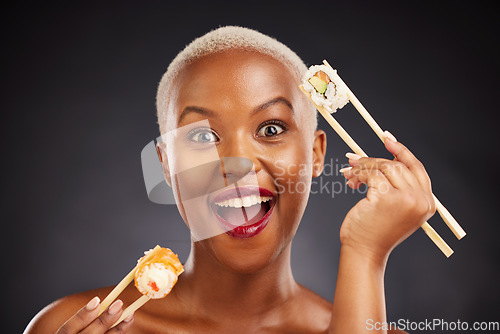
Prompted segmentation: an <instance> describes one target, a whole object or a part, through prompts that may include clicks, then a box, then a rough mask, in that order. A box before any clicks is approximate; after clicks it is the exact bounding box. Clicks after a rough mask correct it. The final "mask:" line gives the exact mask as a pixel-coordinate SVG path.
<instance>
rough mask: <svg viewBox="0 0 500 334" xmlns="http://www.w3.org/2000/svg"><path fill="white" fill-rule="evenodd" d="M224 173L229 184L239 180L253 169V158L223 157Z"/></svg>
mask: <svg viewBox="0 0 500 334" xmlns="http://www.w3.org/2000/svg"><path fill="white" fill-rule="evenodd" d="M221 167H222V175H223V176H224V179H225V180H226V182H227V184H228V185H229V184H231V183H234V182H237V181H238V180H240V179H242V178H243V177H245V175H247V174H249V173H250V172H251V171H252V170H253V162H252V160H250V159H248V158H245V157H222V164H221Z"/></svg>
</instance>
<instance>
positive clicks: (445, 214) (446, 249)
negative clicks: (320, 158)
mask: <svg viewBox="0 0 500 334" xmlns="http://www.w3.org/2000/svg"><path fill="white" fill-rule="evenodd" d="M323 63H324V64H325V65H326V66H328V67H329V68H330V69H332V72H333V73H334V75H335V77H333V78H330V79H331V80H332V81H333V82H335V84H336V85H338V84H341V85H344V87H345V89H346V91H347V96H348V98H349V101H350V102H351V103H352V104H353V106H354V107H355V108H356V109H357V110H358V112H359V113H360V114H361V116H362V117H363V118H364V119H365V121H366V122H367V123H368V125H369V126H370V127H371V128H372V129H373V131H374V132H375V133H376V134H377V136H378V137H379V138H380V140H381V141H382V142H384V141H385V137H386V136H385V134H384V131H383V130H382V128H381V127H380V126H379V125H378V124H377V122H376V121H375V120H374V119H373V117H372V116H371V115H370V114H369V113H368V110H366V108H365V107H364V106H363V105H362V104H361V102H360V101H359V100H358V99H357V98H356V96H355V95H354V94H353V92H352V91H351V90H350V89H349V87H348V86H347V85H346V84H345V82H344V81H343V80H342V79H341V78H340V76H339V75H338V74H337V71H335V70H334V69H333V68H332V67H331V66H330V64H328V62H327V61H326V60H323ZM299 87H300V89H301V90H302V92H303V93H304V94H305V95H306V96H307V97H308V99H309V100H310V101H311V102H312V103H313V104H314V106H315V107H316V109H317V110H318V111H319V113H320V114H321V115H322V116H323V118H324V119H325V120H326V121H327V122H328V124H330V126H331V127H332V128H333V129H334V130H335V132H337V134H338V135H339V136H340V137H341V138H342V140H343V141H344V142H345V143H346V144H347V146H349V147H350V148H351V150H353V152H354V153H356V154H357V155H360V156H362V157H367V154H366V153H365V152H364V151H363V150H362V149H361V147H360V146H359V145H358V144H357V143H356V142H355V141H354V140H353V139H352V137H351V136H350V135H349V134H348V133H347V131H345V130H344V128H343V127H342V126H341V125H340V124H339V123H338V122H337V120H336V119H335V118H333V116H332V114H330V113H329V112H328V111H327V110H326V109H325V108H323V107H322V106H319V105H317V104H316V103H314V101H313V100H312V99H311V94H310V93H309V92H307V91H306V90H305V89H304V87H303V86H302V85H300V86H299ZM433 196H434V195H433ZM434 201H435V203H436V209H437V211H438V212H439V215H440V216H441V218H442V219H443V220H444V222H445V223H446V225H448V227H449V228H450V229H451V231H452V232H453V233H454V234H455V236H456V237H457V238H458V239H459V240H460V239H462V238H463V237H464V236H465V235H466V233H465V231H464V230H463V229H462V227H461V226H460V225H459V224H458V222H457V221H456V220H455V218H453V216H452V215H451V214H450V212H449V211H448V210H447V209H446V208H445V207H444V206H443V205H442V204H441V202H440V201H439V200H438V199H437V197H436V196H434ZM421 227H422V229H423V230H424V232H425V233H426V234H427V235H428V236H429V238H430V239H431V240H432V241H433V242H434V243H435V244H436V246H438V247H439V249H440V250H441V251H442V252H443V254H444V255H445V256H446V257H450V256H451V255H452V254H453V250H452V249H451V248H450V246H448V244H447V243H446V242H445V241H444V240H443V239H442V238H441V237H440V236H439V234H438V233H437V232H436V231H435V230H434V229H433V228H432V227H431V226H430V225H429V224H428V223H427V222H424V224H422V226H421Z"/></svg>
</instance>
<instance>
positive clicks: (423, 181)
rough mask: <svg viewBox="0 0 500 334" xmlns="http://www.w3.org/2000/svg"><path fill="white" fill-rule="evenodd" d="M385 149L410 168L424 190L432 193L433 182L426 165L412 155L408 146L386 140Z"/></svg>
mask: <svg viewBox="0 0 500 334" xmlns="http://www.w3.org/2000/svg"><path fill="white" fill-rule="evenodd" d="M385 147H386V148H387V150H388V151H389V152H391V153H392V154H393V155H394V157H396V160H397V161H400V162H402V163H403V164H405V166H406V167H408V169H409V170H410V171H411V172H412V173H413V174H414V175H415V177H416V178H417V180H418V182H419V183H420V185H421V186H422V188H423V189H424V190H426V191H429V192H431V193H432V190H431V180H430V179H429V176H428V175H427V172H426V170H425V168H424V165H423V164H422V163H421V162H420V160H418V159H417V158H416V157H415V156H414V155H413V153H411V151H410V150H409V149H408V148H406V146H404V145H403V144H401V143H400V142H396V141H393V140H388V139H386V141H385Z"/></svg>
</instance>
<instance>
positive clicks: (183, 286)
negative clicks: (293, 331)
mask: <svg viewBox="0 0 500 334" xmlns="http://www.w3.org/2000/svg"><path fill="white" fill-rule="evenodd" d="M177 284H178V286H176V289H174V292H175V295H177V297H178V298H179V300H182V302H183V303H188V305H189V308H190V309H191V310H192V312H195V313H198V312H202V313H205V314H206V316H207V317H208V318H212V319H213V318H217V317H219V316H224V317H228V316H229V317H234V318H236V317H237V318H240V319H241V318H244V317H253V318H255V316H256V315H260V316H264V315H265V314H269V312H270V311H273V312H276V310H278V309H279V306H280V305H285V304H286V301H287V300H290V298H292V297H293V296H294V294H295V293H297V292H298V285H297V283H296V282H295V280H294V279H293V275H292V271H291V267H290V244H289V245H288V246H287V247H286V248H285V249H284V250H283V251H282V252H281V253H280V254H279V255H278V256H277V257H276V258H275V259H274V260H273V261H272V262H271V263H270V264H269V265H267V266H264V267H263V268H261V269H259V270H257V271H254V272H251V273H240V272H236V271H233V270H231V269H229V268H227V267H226V266H224V265H223V264H222V263H220V262H219V261H217V259H215V258H214V257H212V256H211V255H208V254H207V253H206V252H205V251H204V250H203V249H201V247H200V246H199V245H196V244H195V243H193V244H192V247H191V253H190V255H189V257H188V260H187V261H186V264H185V273H183V274H182V276H181V279H180V280H179V282H178V283H177ZM215 310H216V311H215Z"/></svg>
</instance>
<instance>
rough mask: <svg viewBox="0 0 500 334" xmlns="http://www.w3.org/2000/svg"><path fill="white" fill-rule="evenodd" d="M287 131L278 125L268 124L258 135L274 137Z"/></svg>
mask: <svg viewBox="0 0 500 334" xmlns="http://www.w3.org/2000/svg"><path fill="white" fill-rule="evenodd" d="M283 131H285V129H284V128H283V127H282V126H280V125H278V124H267V125H264V126H263V127H261V128H260V130H259V132H258V133H257V135H258V136H259V137H273V136H277V135H279V134H280V133H282V132H283Z"/></svg>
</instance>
